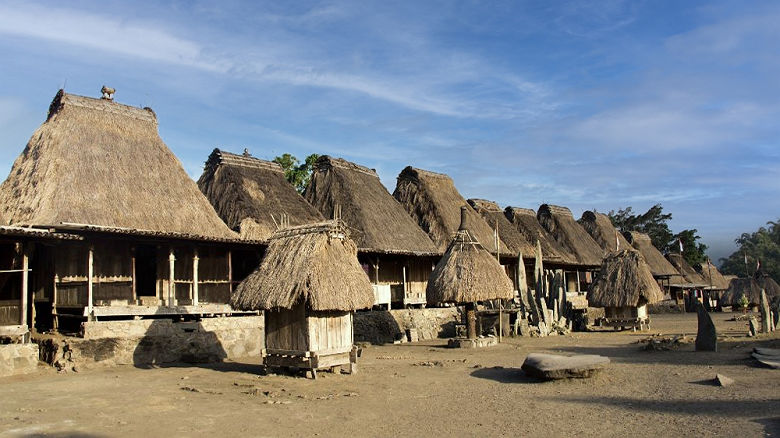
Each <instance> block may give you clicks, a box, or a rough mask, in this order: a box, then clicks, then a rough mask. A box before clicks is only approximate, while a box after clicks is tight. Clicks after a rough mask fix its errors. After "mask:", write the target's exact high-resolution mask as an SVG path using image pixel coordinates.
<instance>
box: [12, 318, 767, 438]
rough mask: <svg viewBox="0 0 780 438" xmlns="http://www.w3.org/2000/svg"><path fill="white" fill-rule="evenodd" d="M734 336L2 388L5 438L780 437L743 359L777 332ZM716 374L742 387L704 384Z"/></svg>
mask: <svg viewBox="0 0 780 438" xmlns="http://www.w3.org/2000/svg"><path fill="white" fill-rule="evenodd" d="M713 316H714V320H715V323H716V326H717V327H718V329H719V331H720V332H721V333H725V334H726V335H730V336H732V337H731V338H730V339H727V340H726V341H724V342H722V343H721V351H720V352H718V353H696V352H694V351H693V346H692V344H691V345H686V346H684V347H682V348H680V349H678V350H675V351H651V352H648V351H641V350H640V348H639V346H638V345H637V344H636V343H635V342H636V341H637V340H639V339H641V338H643V337H646V336H647V333H644V334H638V333H632V332H620V333H615V332H595V333H575V334H574V335H572V336H567V337H550V338H510V339H507V340H505V342H504V343H503V344H501V345H499V346H497V347H493V348H488V349H482V350H452V349H446V348H443V345H444V344H445V342H444V341H435V342H426V343H418V344H404V345H390V346H372V347H369V348H367V349H365V350H364V354H363V357H362V358H361V362H360V367H361V368H360V373H359V374H358V375H355V376H347V375H334V374H328V373H321V374H320V377H319V378H318V379H317V380H316V381H312V380H306V379H302V378H294V377H287V376H275V375H272V376H259V375H258V369H259V367H258V366H257V363H258V362H259V359H258V358H247V359H246V360H243V361H237V362H228V363H223V364H217V365H212V366H190V365H182V366H178V367H165V368H154V369H140V368H135V367H132V366H123V367H116V368H110V369H105V368H104V369H93V370H82V371H81V372H79V373H69V374H60V375H58V374H56V373H55V372H54V371H53V370H52V369H48V368H42V369H41V370H40V371H39V372H38V373H37V374H33V375H27V376H17V377H10V378H4V379H0V437H17V436H84V437H86V436H89V437H93V436H94V437H102V436H203V435H212V436H255V437H257V436H539V437H548V438H549V437H557V436H572V435H578V436H598V437H605V436H623V437H624V436H732V437H734V436H740V437H742V436H780V371H778V370H770V369H766V368H759V367H757V366H756V365H755V363H754V361H752V360H751V359H749V358H748V356H749V352H750V350H751V348H752V347H753V346H755V345H764V346H773V347H776V348H777V347H780V334H778V333H776V334H774V335H773V336H770V337H764V338H761V339H759V340H751V339H748V338H745V337H744V336H743V333H745V332H746V330H747V329H746V327H745V324H744V323H740V322H733V321H728V319H729V318H731V317H732V314H714V315H713ZM695 331H696V317H695V315H694V314H687V315H655V316H653V330H651V331H650V333H664V334H683V333H687V334H689V335H693V336H695ZM533 351H545V352H561V353H592V354H602V355H606V356H609V357H610V358H611V359H612V364H611V365H610V366H609V367H608V368H607V369H606V370H605V371H604V372H603V373H602V374H600V375H598V376H596V377H595V378H592V379H589V380H568V381H554V382H538V381H535V380H530V379H528V378H526V377H525V376H524V375H523V373H522V372H521V371H520V366H521V364H522V362H523V359H524V358H525V355H526V354H527V353H529V352H533ZM715 373H722V374H725V375H727V376H729V377H731V378H733V379H734V380H735V381H736V383H735V384H734V385H732V386H729V387H725V388H721V387H716V386H712V385H710V384H708V383H707V380H708V379H711V378H713V377H714V375H715Z"/></svg>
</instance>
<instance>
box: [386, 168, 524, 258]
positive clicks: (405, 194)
mask: <svg viewBox="0 0 780 438" xmlns="http://www.w3.org/2000/svg"><path fill="white" fill-rule="evenodd" d="M393 196H394V197H395V199H397V200H398V202H400V203H401V205H403V207H404V208H405V209H406V211H407V212H408V213H409V214H410V215H411V216H412V218H413V219H414V220H415V221H416V222H417V223H418V224H419V225H420V227H421V228H422V229H423V230H424V231H425V232H426V233H428V236H430V238H431V240H432V241H433V243H434V244H435V245H436V247H437V248H438V249H439V250H441V251H444V250H446V249H447V248H448V246H449V244H450V242H451V240H452V237H453V236H454V235H455V233H456V232H457V231H458V229H459V228H458V227H459V225H460V215H461V207H463V206H466V207H467V209H466V215H467V216H468V221H469V227H470V232H471V233H472V234H473V235H474V237H475V238H477V240H479V241H480V242H482V245H483V247H484V248H485V249H486V250H487V251H489V252H490V253H492V254H496V253H499V254H500V255H501V256H502V257H512V256H513V255H514V256H516V255H517V254H512V252H511V251H509V249H508V248H507V247H506V245H505V244H504V242H502V241H501V239H498V245H496V243H495V233H494V230H492V229H490V226H489V225H488V224H487V223H485V221H484V220H483V219H482V217H481V216H480V215H479V214H478V213H477V212H476V211H474V209H473V208H471V207H470V206H469V205H468V203H467V202H466V200H465V199H464V198H463V196H461V195H460V193H458V190H457V189H456V188H455V184H454V183H453V182H452V179H451V178H450V177H449V176H447V175H444V174H441V173H435V172H430V171H427V170H422V169H416V168H414V167H411V166H408V167H406V168H405V169H404V170H402V171H401V173H400V174H399V175H398V182H397V185H396V187H395V191H394V192H393Z"/></svg>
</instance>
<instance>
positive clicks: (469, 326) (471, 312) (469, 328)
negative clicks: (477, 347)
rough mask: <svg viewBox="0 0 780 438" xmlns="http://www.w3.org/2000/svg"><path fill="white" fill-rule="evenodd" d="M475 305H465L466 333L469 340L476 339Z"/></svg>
mask: <svg viewBox="0 0 780 438" xmlns="http://www.w3.org/2000/svg"><path fill="white" fill-rule="evenodd" d="M476 307H477V306H476V304H475V303H466V333H467V335H466V336H467V337H468V338H469V339H477V310H476Z"/></svg>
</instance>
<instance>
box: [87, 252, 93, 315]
mask: <svg viewBox="0 0 780 438" xmlns="http://www.w3.org/2000/svg"><path fill="white" fill-rule="evenodd" d="M94 251H95V248H94V247H93V246H92V245H90V246H89V258H88V262H87V312H88V313H87V314H88V315H90V316H89V318H91V315H92V302H93V296H92V275H93V274H94V270H95V266H94V263H95V260H94V258H95V257H94Z"/></svg>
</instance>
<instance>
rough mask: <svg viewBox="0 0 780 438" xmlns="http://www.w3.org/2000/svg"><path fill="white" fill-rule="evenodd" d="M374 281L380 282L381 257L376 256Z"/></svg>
mask: <svg viewBox="0 0 780 438" xmlns="http://www.w3.org/2000/svg"><path fill="white" fill-rule="evenodd" d="M374 281H375V282H376V284H379V257H377V258H376V263H375V264H374Z"/></svg>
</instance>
